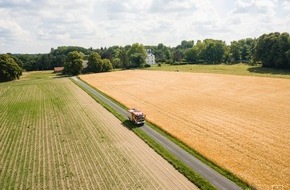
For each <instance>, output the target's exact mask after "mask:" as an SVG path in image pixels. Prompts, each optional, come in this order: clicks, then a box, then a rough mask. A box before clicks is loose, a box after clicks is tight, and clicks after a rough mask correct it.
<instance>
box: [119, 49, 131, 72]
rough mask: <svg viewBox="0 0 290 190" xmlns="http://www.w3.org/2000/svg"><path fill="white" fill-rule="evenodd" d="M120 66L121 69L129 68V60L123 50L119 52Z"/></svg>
mask: <svg viewBox="0 0 290 190" xmlns="http://www.w3.org/2000/svg"><path fill="white" fill-rule="evenodd" d="M119 58H120V64H121V67H122V68H123V69H126V68H129V59H128V56H127V53H126V51H125V49H124V48H122V49H121V50H120V52H119Z"/></svg>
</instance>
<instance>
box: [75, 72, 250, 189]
mask: <svg viewBox="0 0 290 190" xmlns="http://www.w3.org/2000/svg"><path fill="white" fill-rule="evenodd" d="M79 79H80V78H79ZM80 80H81V79H80ZM81 81H83V80H81ZM73 82H74V83H75V84H76V85H78V86H79V87H80V88H82V89H83V90H84V91H85V92H86V93H88V94H89V95H90V96H91V97H92V98H93V99H95V100H96V101H97V102H99V103H100V104H101V105H102V106H103V107H104V108H106V109H107V110H108V111H110V112H111V113H112V114H113V115H115V116H116V117H117V118H118V119H119V120H120V121H122V122H123V123H124V125H126V126H127V127H128V128H129V129H131V130H132V131H133V132H134V133H135V134H137V135H138V136H139V137H140V138H141V139H143V141H145V142H146V143H147V144H148V145H149V146H150V147H151V148H153V149H154V150H155V151H156V152H157V153H158V154H160V155H161V156H162V157H163V158H164V159H166V160H167V161H168V162H169V163H170V164H171V165H173V166H174V167H175V168H176V169H177V170H178V171H179V172H180V173H182V174H183V175H184V176H185V177H187V178H188V179H189V180H190V181H191V182H193V183H194V184H196V185H197V186H198V187H199V188H201V189H203V186H204V185H203V184H204V183H205V184H206V183H209V182H208V181H206V180H205V179H203V178H202V177H201V176H200V175H199V174H197V173H196V172H194V171H193V170H192V169H191V168H189V167H188V166H187V165H185V164H184V163H183V162H182V161H180V160H179V159H178V158H176V157H175V156H174V155H172V154H171V153H169V152H168V151H167V150H166V149H165V148H163V147H162V146H161V145H159V144H158V143H156V142H155V141H154V140H153V139H152V138H151V137H149V136H148V135H147V134H146V133H144V132H143V131H141V130H140V129H138V128H137V127H136V126H135V125H134V124H132V123H131V122H129V121H128V120H126V119H125V118H123V116H121V115H120V114H119V113H118V112H116V111H115V110H113V109H112V108H111V107H110V106H108V105H107V104H105V103H104V102H102V101H101V100H100V99H99V98H98V97H96V96H95V95H93V94H92V93H90V92H89V91H87V90H86V89H84V88H83V87H82V86H80V85H79V84H78V83H77V82H76V81H74V80H73ZM83 82H84V83H86V84H87V85H89V86H90V87H91V88H93V89H95V90H96V91H97V92H99V93H101V94H102V95H103V96H105V97H106V98H108V99H110V100H112V101H113V102H114V103H116V104H118V105H119V106H121V107H122V108H124V109H127V108H126V107H125V106H124V105H122V104H121V103H120V102H118V101H116V100H115V99H113V98H111V97H110V96H108V95H106V94H104V93H103V92H101V91H100V90H98V89H96V88H95V87H93V86H91V85H90V84H88V83H87V82H85V81H83ZM146 124H147V125H148V126H150V127H151V128H153V129H154V130H156V131H158V132H159V133H161V134H162V135H163V136H165V137H166V138H168V139H169V140H171V141H172V142H173V143H175V144H177V145H178V146H179V147H181V148H182V149H184V150H185V151H187V152H188V153H190V154H191V155H193V156H194V157H196V158H197V159H199V160H200V161H202V162H203V163H205V164H206V165H208V166H209V167H211V168H212V169H214V170H215V171H217V172H218V173H220V174H221V175H223V176H224V177H226V178H228V179H229V180H231V181H232V182H234V183H235V184H237V185H238V186H240V187H241V188H243V189H247V190H250V189H255V188H254V187H252V186H250V185H249V184H248V183H246V182H245V181H243V180H241V179H240V178H238V177H237V176H236V175H234V174H233V173H232V172H230V171H228V170H226V169H224V168H222V167H220V166H219V165H217V164H216V163H214V162H212V161H211V160H209V159H208V158H206V157H204V156H203V155H201V154H200V153H199V152H197V151H196V150H194V149H193V148H191V147H189V146H188V145H186V144H185V143H183V142H182V141H181V140H179V139H177V138H176V137H174V136H172V135H171V134H169V133H168V132H166V131H164V130H162V129H161V128H160V127H158V126H157V125H156V124H154V123H152V122H150V121H148V120H146ZM201 178H202V179H203V180H204V181H205V182H202V180H201ZM198 183H199V184H198ZM210 185H211V184H210ZM211 186H212V185H211ZM212 187H213V188H214V186H212ZM208 188H209V187H207V188H205V189H208ZM214 189H215V188H214Z"/></svg>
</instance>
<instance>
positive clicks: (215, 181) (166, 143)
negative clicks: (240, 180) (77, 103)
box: [72, 77, 242, 190]
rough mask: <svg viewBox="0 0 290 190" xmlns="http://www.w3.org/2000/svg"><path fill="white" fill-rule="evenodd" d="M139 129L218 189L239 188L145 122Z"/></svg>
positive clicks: (93, 91) (90, 90)
mask: <svg viewBox="0 0 290 190" xmlns="http://www.w3.org/2000/svg"><path fill="white" fill-rule="evenodd" d="M72 79H73V80H74V81H76V82H77V83H78V84H79V85H81V86H82V87H84V88H85V89H86V90H88V91H89V92H91V93H92V94H94V95H95V96H97V97H98V98H99V99H101V100H102V101H103V102H105V103H106V104H107V105H109V106H110V107H111V108H112V109H114V110H115V111H117V112H119V113H120V114H121V115H122V116H123V117H125V118H127V110H124V109H123V108H122V107H120V106H119V105H118V104H116V103H114V102H113V101H111V100H110V99H108V98H106V97H105V96H103V95H102V94H101V93H99V92H98V91H96V90H94V89H93V88H91V87H90V86H89V85H87V84H86V83H84V82H83V81H81V80H79V79H78V78H77V77H72ZM141 129H142V130H143V131H144V132H146V133H147V134H148V135H149V136H150V137H151V138H152V139H154V140H155V141H156V142H158V143H159V144H161V145H162V146H163V147H164V148H166V149H167V150H168V151H169V152H170V153H171V154H173V155H175V156H176V157H177V158H179V159H180V160H181V161H183V162H184V163H185V164H187V165H188V166H189V167H191V168H192V169H193V170H194V171H196V172H197V173H199V174H200V175H201V176H203V177H204V178H205V179H206V180H208V181H209V182H210V183H211V184H212V185H214V186H215V187H216V188H217V189H220V190H241V189H242V188H241V187H239V186H237V185H236V184H235V183H233V182H232V181H230V180H229V179H227V178H225V177H224V176H223V175H221V174H219V173H218V172H216V171H215V170H213V169H212V168H210V167H209V166H207V165H206V164H204V163H203V162H201V161H200V160H198V159H197V158H195V157H194V156H192V155H191V154H189V153H188V152H186V151H185V150H183V149H182V148H180V147H179V146H177V145H176V144H174V143H173V142H171V141H170V140H169V139H167V138H166V137H164V136H163V135H161V134H160V133H158V132H157V131H155V130H154V129H152V128H151V127H149V126H147V125H146V124H145V125H143V126H142V127H141Z"/></svg>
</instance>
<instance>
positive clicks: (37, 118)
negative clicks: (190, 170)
mask: <svg viewBox="0 0 290 190" xmlns="http://www.w3.org/2000/svg"><path fill="white" fill-rule="evenodd" d="M29 75H33V76H34V77H33V76H31V77H29ZM29 75H27V76H26V77H27V78H26V79H25V80H22V81H15V82H8V83H2V84H0V100H1V104H0V113H1V114H0V136H1V138H0V189H197V188H196V186H194V185H193V184H192V183H191V182H190V181H188V180H187V179H186V178H185V177H184V176H183V175H181V174H180V173H179V172H178V171H176V170H175V169H174V168H173V167H172V166H171V165H170V164H169V163H167V162H166V161H165V160H164V159H163V158H162V157H160V156H159V155H158V154H157V153H155V152H154V151H153V150H152V149H151V148H149V147H148V145H147V144H145V143H144V142H143V141H142V140H140V139H139V138H138V137H137V136H136V135H135V134H134V133H133V132H132V131H130V130H128V129H127V128H126V127H124V126H123V125H122V124H121V123H120V121H119V120H118V119H116V118H115V117H114V116H113V115H112V114H110V113H109V112H108V111H107V110H105V109H104V108H103V107H102V106H100V105H99V104H98V103H96V102H95V101H94V100H93V99H92V98H91V97H90V96H89V95H87V94H86V93H85V92H84V91H83V90H81V89H80V88H79V87H77V86H76V85H75V84H74V83H73V82H72V81H70V80H69V79H67V78H58V79H57V78H54V79H53V78H52V77H51V76H50V74H49V73H45V74H44V75H42V74H41V73H34V74H33V73H32V74H31V73H29ZM36 75H37V77H36ZM44 76H46V77H44Z"/></svg>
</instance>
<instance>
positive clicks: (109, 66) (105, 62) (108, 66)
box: [102, 59, 113, 72]
mask: <svg viewBox="0 0 290 190" xmlns="http://www.w3.org/2000/svg"><path fill="white" fill-rule="evenodd" d="M111 70H113V65H112V63H111V61H110V60H109V59H103V67H102V71H103V72H108V71H111Z"/></svg>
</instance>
